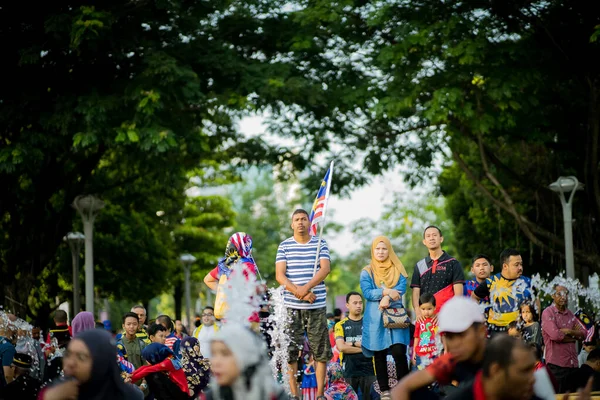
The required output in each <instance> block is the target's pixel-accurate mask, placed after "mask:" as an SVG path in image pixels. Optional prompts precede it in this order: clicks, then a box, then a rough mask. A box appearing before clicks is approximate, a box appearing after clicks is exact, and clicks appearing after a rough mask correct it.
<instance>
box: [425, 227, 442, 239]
mask: <svg viewBox="0 0 600 400" xmlns="http://www.w3.org/2000/svg"><path fill="white" fill-rule="evenodd" d="M429 228H435V229H437V231H438V232H439V233H440V236H441V237H444V235H442V230H441V229H440V228H438V227H437V226H435V225H429V226H428V227H427V228H425V229H424V230H423V239H424V238H425V232H427V229H429Z"/></svg>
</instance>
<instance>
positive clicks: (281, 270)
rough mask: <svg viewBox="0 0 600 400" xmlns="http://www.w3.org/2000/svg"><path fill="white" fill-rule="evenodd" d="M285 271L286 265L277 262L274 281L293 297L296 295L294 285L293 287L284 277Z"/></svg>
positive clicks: (283, 262) (282, 262)
mask: <svg viewBox="0 0 600 400" xmlns="http://www.w3.org/2000/svg"><path fill="white" fill-rule="evenodd" d="M286 271H287V263H286V262H285V261H279V262H278V263H275V279H277V282H278V283H279V284H280V285H282V286H285V290H287V291H289V292H291V293H292V294H293V295H294V296H295V295H296V285H294V284H293V283H292V282H291V281H290V280H289V279H288V277H287V276H285V272H286Z"/></svg>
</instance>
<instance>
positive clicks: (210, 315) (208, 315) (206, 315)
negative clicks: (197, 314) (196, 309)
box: [202, 314, 215, 317]
mask: <svg viewBox="0 0 600 400" xmlns="http://www.w3.org/2000/svg"><path fill="white" fill-rule="evenodd" d="M202 316H203V317H214V316H215V314H202Z"/></svg>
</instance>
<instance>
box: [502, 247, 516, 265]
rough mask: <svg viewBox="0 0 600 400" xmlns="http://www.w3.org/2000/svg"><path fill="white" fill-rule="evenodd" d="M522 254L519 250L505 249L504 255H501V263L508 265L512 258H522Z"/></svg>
mask: <svg viewBox="0 0 600 400" xmlns="http://www.w3.org/2000/svg"><path fill="white" fill-rule="evenodd" d="M520 255H521V253H519V251H518V250H517V249H511V248H508V249H504V250H502V253H500V262H501V263H502V264H508V260H510V258H511V257H512V256H515V257H516V256H520Z"/></svg>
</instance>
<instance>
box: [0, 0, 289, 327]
mask: <svg viewBox="0 0 600 400" xmlns="http://www.w3.org/2000/svg"><path fill="white" fill-rule="evenodd" d="M270 5H274V6H277V5H276V3H275V2H272V3H270ZM266 11H268V10H265V5H264V4H263V3H262V2H255V1H248V2H241V3H236V4H235V5H234V4H231V3H230V2H228V1H211V2H208V3H205V2H191V3H190V2H183V1H174V2H169V3H161V2H158V3H136V2H120V1H108V2H104V3H102V4H101V5H100V4H98V5H96V6H90V5H89V4H88V3H86V2H81V1H79V2H78V1H75V2H72V3H69V5H68V7H67V6H65V5H63V4H59V3H52V4H50V3H49V4H47V5H46V6H44V7H42V8H39V9H37V10H36V12H35V13H32V12H31V9H30V8H28V7H26V6H25V5H24V4H17V3H14V4H12V5H10V6H8V7H7V8H4V9H3V12H2V16H0V22H2V24H1V26H0V36H1V37H2V38H3V42H4V43H6V46H5V48H4V50H3V55H4V57H3V61H4V62H3V65H4V71H5V74H6V75H7V76H10V77H11V79H10V84H7V85H5V87H4V89H3V91H2V95H1V96H0V97H1V99H0V101H1V102H2V107H1V109H0V121H2V126H3V128H2V130H1V133H0V180H1V181H2V182H3V190H2V191H1V193H0V210H1V213H2V214H1V218H0V224H1V225H0V229H1V230H2V232H3V234H2V237H1V238H0V273H1V274H2V276H4V277H8V278H7V279H3V281H2V283H1V284H0V299H2V300H0V301H2V302H6V303H7V306H8V307H11V308H14V309H15V311H16V312H18V313H19V314H21V315H25V313H26V312H27V309H28V306H27V298H28V296H29V295H30V293H31V290H32V288H34V287H39V286H40V282H39V281H38V278H39V277H41V276H45V275H44V270H45V268H47V267H48V266H50V265H51V264H52V263H53V262H55V260H56V255H57V249H58V247H59V246H60V244H61V240H62V237H63V236H64V234H65V233H66V232H68V231H71V230H73V223H74V221H76V220H77V218H76V216H75V213H74V211H73V209H72V208H71V206H70V204H71V202H72V201H73V199H74V198H75V197H76V196H77V195H79V194H85V193H94V194H98V195H99V196H100V197H102V198H104V199H106V200H109V199H110V198H114V199H115V201H114V202H111V207H109V209H108V210H107V211H106V212H107V214H106V216H105V217H106V218H105V219H104V222H103V220H102V217H100V218H99V220H98V224H99V227H100V225H102V224H103V223H106V224H107V225H110V226H107V228H109V230H110V232H112V233H115V234H116V233H119V234H121V233H124V232H123V231H126V230H127V229H129V228H126V227H125V226H122V225H121V224H120V222H118V219H116V220H113V221H110V222H109V218H110V215H112V214H113V213H120V212H124V213H127V212H130V211H132V210H133V211H137V212H139V214H136V213H132V214H131V215H129V216H128V217H127V218H129V223H132V224H138V223H140V222H142V220H147V219H148V218H153V216H150V214H148V215H145V214H143V211H142V209H139V208H136V207H138V206H139V204H140V203H143V202H144V201H146V200H147V199H149V198H154V199H155V200H156V202H157V203H160V201H159V199H158V197H157V196H153V194H154V195H157V194H159V193H165V194H168V195H171V194H173V193H177V194H178V196H180V200H179V206H178V207H177V206H176V205H174V204H170V205H171V206H174V208H176V209H177V208H178V209H181V207H182V202H183V196H182V193H183V190H184V189H185V187H186V185H187V177H188V173H189V172H190V171H194V170H196V169H201V168H202V166H203V165H207V164H210V162H213V167H214V165H216V166H217V167H218V166H219V164H221V163H223V164H225V163H229V162H230V161H231V162H232V163H244V162H248V160H265V157H264V154H265V151H264V146H263V145H262V144H261V141H260V140H258V139H256V140H243V139H242V138H240V136H239V135H237V134H236V132H235V129H233V127H232V124H231V117H232V115H234V114H235V113H236V112H241V111H242V110H247V109H249V108H251V106H252V104H251V103H250V101H249V99H250V97H249V96H250V95H252V94H254V93H256V92H257V91H259V89H261V88H262V87H263V86H264V82H265V81H266V80H267V79H268V78H267V77H276V76H278V75H279V74H280V72H278V71H279V70H280V69H281V68H280V66H279V64H280V63H277V62H271V60H267V59H265V57H264V54H267V53H269V50H268V47H269V46H270V45H269V43H268V42H267V41H265V40H262V39H260V38H261V37H263V36H270V34H271V33H272V32H275V31H276V27H274V26H272V24H271V23H270V21H271V18H264V16H265V15H268V13H267V14H265V13H266ZM260 43H262V45H261V44H260ZM263 45H264V46H263ZM263 104H268V102H266V103H263ZM203 163H204V164H203ZM216 169H218V168H216ZM124 188H127V189H129V190H128V196H125V197H127V199H125V197H123V198H121V199H119V201H127V202H126V203H123V202H119V201H116V199H117V198H118V197H119V196H118V192H119V190H120V189H124ZM112 192H116V193H112ZM130 195H135V196H136V199H133V200H132V199H131V196H130ZM155 205H159V204H155ZM134 206H135V207H134ZM148 208H150V206H148ZM161 209H162V208H161V207H156V208H155V209H154V210H155V211H158V210H161ZM144 210H145V209H144ZM153 212H154V211H153ZM97 232H98V238H99V240H100V241H103V240H104V239H106V240H105V241H104V242H103V243H102V244H101V243H98V246H99V247H101V246H103V245H104V244H106V246H107V249H111V246H113V245H114V243H113V244H111V243H110V241H111V240H113V241H115V242H116V241H118V240H119V238H109V237H103V236H102V233H101V232H100V229H98V230H97ZM131 233H140V232H136V231H135V229H134V228H131ZM163 234H164V231H160V232H158V233H156V234H153V233H150V232H144V235H143V238H145V239H149V241H150V242H149V243H148V244H149V245H153V244H156V243H157V241H159V240H160V239H159V238H161V237H162V235H163ZM121 239H130V237H128V236H127V235H126V234H123V236H122V237H121ZM136 247H138V250H144V251H142V253H146V254H147V256H148V257H150V256H155V257H156V256H158V258H160V259H162V260H165V259H167V258H170V257H171V255H170V254H167V253H164V252H162V251H163V250H161V246H160V245H159V246H158V247H157V248H156V249H150V250H148V249H146V248H143V247H144V246H142V245H141V244H133V245H132V248H131V250H132V252H131V254H128V255H127V257H129V262H130V266H132V264H131V263H133V260H134V258H132V257H135V260H139V257H142V258H143V257H145V255H144V254H139V253H136V254H135V255H134V254H133V252H134V250H135V248H136ZM154 250H156V251H161V252H162V253H161V254H160V255H157V254H153V251H154ZM112 257H117V255H113V256H112ZM157 261H158V260H157ZM149 262H151V263H152V262H154V261H149ZM106 267H107V268H108V269H109V271H110V268H112V266H106ZM48 276H49V275H48ZM104 278H106V279H107V280H109V281H110V280H112V279H113V278H112V277H110V276H108V275H107V276H106V277H104V276H101V277H99V279H104ZM48 279H50V278H48ZM9 299H10V300H9Z"/></svg>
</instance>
